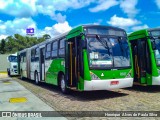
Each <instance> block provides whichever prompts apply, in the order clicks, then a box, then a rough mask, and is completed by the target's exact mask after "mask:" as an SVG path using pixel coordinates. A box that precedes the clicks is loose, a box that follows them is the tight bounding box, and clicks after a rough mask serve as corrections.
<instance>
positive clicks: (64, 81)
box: [19, 25, 133, 93]
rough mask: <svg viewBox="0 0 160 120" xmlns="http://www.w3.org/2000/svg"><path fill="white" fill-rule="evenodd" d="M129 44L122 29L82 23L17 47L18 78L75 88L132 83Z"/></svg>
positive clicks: (109, 88)
mask: <svg viewBox="0 0 160 120" xmlns="http://www.w3.org/2000/svg"><path fill="white" fill-rule="evenodd" d="M129 49H130V48H129V47H128V41H127V34H126V32H125V31H124V30H123V29H120V28H116V27H109V26H99V25H83V26H79V27H76V28H74V29H72V30H70V31H69V32H67V33H64V34H62V35H60V36H58V37H55V38H53V39H49V40H46V41H45V42H42V43H40V44H37V45H35V46H33V47H31V48H27V49H25V50H22V51H19V57H20V71H21V72H20V73H21V78H23V77H26V78H29V79H31V80H35V83H36V84H38V83H39V82H46V83H49V84H53V85H57V86H60V88H61V90H62V92H63V93H66V92H67V91H68V89H72V90H79V91H92V90H111V89H116V88H126V87H131V86H132V85H133V76H132V71H131V69H132V66H131V62H130V52H129V51H130V50H129Z"/></svg>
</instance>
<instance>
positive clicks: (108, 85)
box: [84, 78, 133, 91]
mask: <svg viewBox="0 0 160 120" xmlns="http://www.w3.org/2000/svg"><path fill="white" fill-rule="evenodd" d="M112 83H116V84H112ZM132 86H133V78H123V79H106V80H91V81H87V80H85V81H84V91H91V90H111V89H118V88H126V87H132Z"/></svg>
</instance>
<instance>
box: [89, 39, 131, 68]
mask: <svg viewBox="0 0 160 120" xmlns="http://www.w3.org/2000/svg"><path fill="white" fill-rule="evenodd" d="M87 42H88V47H87V49H88V53H89V55H88V56H89V65H90V67H91V68H102V69H107V68H122V67H130V54H129V47H128V43H127V39H126V38H125V37H123V39H119V38H118V37H100V40H98V38H96V37H88V38H87Z"/></svg>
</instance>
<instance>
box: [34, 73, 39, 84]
mask: <svg viewBox="0 0 160 120" xmlns="http://www.w3.org/2000/svg"><path fill="white" fill-rule="evenodd" d="M34 76H35V84H36V85H38V84H39V78H38V73H37V72H35V75H34Z"/></svg>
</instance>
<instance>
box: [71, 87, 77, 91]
mask: <svg viewBox="0 0 160 120" xmlns="http://www.w3.org/2000/svg"><path fill="white" fill-rule="evenodd" d="M69 89H71V90H73V91H78V90H77V88H76V87H69Z"/></svg>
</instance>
